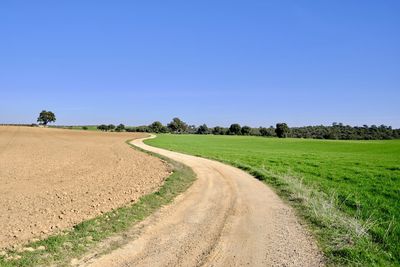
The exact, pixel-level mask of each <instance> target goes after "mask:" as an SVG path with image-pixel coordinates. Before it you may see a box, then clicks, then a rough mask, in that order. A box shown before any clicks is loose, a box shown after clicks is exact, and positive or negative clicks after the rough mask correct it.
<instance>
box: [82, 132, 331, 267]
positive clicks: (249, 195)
mask: <svg viewBox="0 0 400 267" xmlns="http://www.w3.org/2000/svg"><path fill="white" fill-rule="evenodd" d="M132 144H134V145H136V146H138V147H140V148H143V149H145V150H148V151H152V152H155V153H158V154H161V155H164V156H167V157H169V158H171V159H173V160H176V161H179V162H182V163H184V164H186V165H188V166H190V167H191V168H192V169H193V170H194V172H195V173H196V174H197V176H198V178H197V180H196V182H195V183H194V184H193V185H192V186H191V188H189V190H187V192H185V193H184V194H183V195H181V196H179V197H178V198H177V199H176V200H175V201H174V203H173V204H171V205H169V206H166V207H164V208H162V209H161V210H160V211H159V212H157V213H156V214H155V215H153V216H151V217H150V218H148V219H147V220H146V221H145V222H144V223H143V225H142V227H141V230H140V234H139V235H138V237H137V238H136V239H134V240H133V241H131V242H129V243H128V244H126V245H124V246H123V247H121V248H119V249H117V250H114V251H113V252H111V253H110V254H107V255H104V256H101V257H100V258H94V259H93V258H92V259H90V260H88V261H86V262H85V263H84V264H81V265H84V266H201V265H205V266H244V265H247V266H322V265H324V263H323V257H322V256H321V254H320V252H319V250H318V248H317V246H316V245H315V242H314V241H313V239H312V237H311V236H310V235H309V234H308V233H307V231H306V230H305V229H304V228H303V227H302V226H301V225H300V224H299V222H298V220H297V219H296V217H295V215H294V212H293V211H292V209H291V208H289V207H288V206H287V205H286V204H284V203H283V202H282V200H280V199H279V198H278V196H277V195H276V194H275V193H274V192H273V191H272V190H271V189H269V188H268V187H267V186H265V184H263V183H261V182H260V181H258V180H256V179H254V178H253V177H252V176H250V175H249V174H247V173H245V172H243V171H241V170H239V169H237V168H234V167H231V166H228V165H225V164H222V163H219V162H215V161H212V160H207V159H203V158H199V157H194V156H189V155H184V154H180V153H176V152H171V151H167V150H164V149H160V148H155V147H151V146H148V145H145V144H144V143H143V142H142V140H141V139H138V140H134V141H132Z"/></svg>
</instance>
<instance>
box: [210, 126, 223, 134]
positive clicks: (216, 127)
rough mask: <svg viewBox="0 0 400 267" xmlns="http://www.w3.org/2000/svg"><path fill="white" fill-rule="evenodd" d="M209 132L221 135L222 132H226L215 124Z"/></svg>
mask: <svg viewBox="0 0 400 267" xmlns="http://www.w3.org/2000/svg"><path fill="white" fill-rule="evenodd" d="M211 133H212V134H215V135H223V134H226V130H225V129H224V128H223V127H220V126H215V127H214V128H213V129H212V131H211Z"/></svg>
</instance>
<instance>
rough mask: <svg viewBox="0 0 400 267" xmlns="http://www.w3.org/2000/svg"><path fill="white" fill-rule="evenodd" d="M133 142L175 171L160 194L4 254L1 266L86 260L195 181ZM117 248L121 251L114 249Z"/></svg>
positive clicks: (173, 163)
mask: <svg viewBox="0 0 400 267" xmlns="http://www.w3.org/2000/svg"><path fill="white" fill-rule="evenodd" d="M132 140H133V139H129V140H127V141H125V143H126V144H127V145H129V146H130V147H131V148H132V149H136V150H138V151H141V152H143V153H146V154H149V155H151V156H154V157H157V158H159V159H161V160H163V161H165V162H167V163H168V164H169V165H170V166H171V167H172V174H171V175H169V176H168V177H167V178H166V179H165V181H164V183H163V185H162V186H161V187H160V188H159V189H158V190H157V191H156V192H153V193H150V194H147V195H144V196H142V197H140V198H139V200H138V201H137V202H135V203H134V204H132V205H127V206H125V207H120V208H117V209H115V210H112V211H109V212H106V213H104V214H102V215H100V216H97V217H95V218H93V219H89V220H86V221H83V222H81V223H79V224H77V225H75V226H74V227H73V228H72V229H67V230H64V231H61V232H60V233H58V234H55V235H52V236H49V237H47V238H45V239H43V240H39V241H34V242H29V243H27V244H25V245H24V246H15V247H14V248H12V249H8V250H3V251H0V266H4V267H15V266H21V267H22V266H37V265H40V266H43V265H54V264H56V265H57V266H61V265H68V264H69V263H70V261H71V260H72V259H76V258H79V257H82V256H84V255H85V254H86V253H88V252H89V251H90V250H91V249H94V248H95V247H96V245H99V244H100V243H101V242H102V241H104V240H105V239H106V238H109V237H111V236H113V235H116V234H122V233H123V232H125V231H126V230H128V229H129V228H131V227H133V226H134V225H135V224H137V223H139V222H141V221H143V220H144V219H146V218H147V217H148V216H150V215H151V214H152V213H154V212H155V211H157V210H158V209H159V208H161V207H162V206H164V205H167V204H169V203H171V202H172V201H173V199H175V197H176V196H178V195H179V194H181V193H183V192H184V191H186V190H187V189H188V188H189V187H190V186H191V185H192V183H193V182H194V181H195V179H196V175H195V173H194V172H193V170H192V169H191V168H189V167H188V166H186V165H184V164H182V163H179V162H177V161H174V160H171V159H169V158H167V157H164V156H161V155H159V154H156V153H152V152H149V151H146V150H143V149H141V148H139V147H136V146H134V145H133V144H131V143H130V142H131V141H132ZM115 248H117V247H113V249H115Z"/></svg>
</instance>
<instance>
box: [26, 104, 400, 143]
mask: <svg viewBox="0 0 400 267" xmlns="http://www.w3.org/2000/svg"><path fill="white" fill-rule="evenodd" d="M55 121H56V116H55V114H54V113H53V112H51V111H46V110H43V111H42V112H40V114H39V117H38V119H37V122H38V123H40V124H42V125H44V126H46V125H47V124H48V123H50V122H55ZM31 126H36V124H32V125H31ZM82 129H84V130H87V129H88V127H86V126H83V127H82ZM97 129H98V130H100V131H104V132H108V131H115V132H123V131H126V132H149V133H150V132H151V133H174V134H183V133H186V134H214V135H254V136H265V137H279V138H286V137H292V138H313V139H338V140H383V139H400V129H392V127H391V126H386V125H380V126H376V125H371V126H368V125H363V126H362V127H359V126H350V125H343V124H342V123H336V122H334V123H333V124H332V125H331V126H324V125H318V126H304V127H291V128H290V127H289V126H288V125H287V124H286V123H277V124H276V126H275V127H273V126H270V127H268V128H267V127H259V128H252V127H250V126H246V125H245V126H240V124H238V123H234V124H231V126H230V127H228V128H227V127H221V126H215V127H211V128H209V127H208V126H207V125H206V124H202V125H200V126H198V127H197V126H195V125H188V124H187V123H185V122H184V121H182V120H181V119H179V118H173V119H172V121H171V122H170V123H168V124H167V125H166V126H164V125H163V124H162V123H161V122H159V121H155V122H153V123H152V124H150V125H145V126H137V127H125V125H124V124H119V125H117V126H115V125H113V124H108V125H106V124H101V125H98V126H97Z"/></svg>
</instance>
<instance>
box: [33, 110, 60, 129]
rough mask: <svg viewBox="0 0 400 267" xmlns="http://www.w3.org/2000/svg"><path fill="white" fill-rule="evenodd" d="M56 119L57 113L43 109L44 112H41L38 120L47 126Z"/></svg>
mask: <svg viewBox="0 0 400 267" xmlns="http://www.w3.org/2000/svg"><path fill="white" fill-rule="evenodd" d="M55 121H56V115H54V113H53V112H51V111H46V110H42V112H40V114H39V117H38V118H37V122H38V123H39V124H42V125H44V126H46V125H47V124H48V123H49V122H55Z"/></svg>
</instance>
